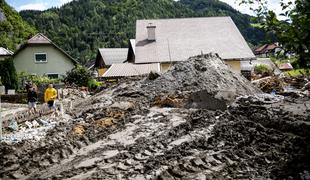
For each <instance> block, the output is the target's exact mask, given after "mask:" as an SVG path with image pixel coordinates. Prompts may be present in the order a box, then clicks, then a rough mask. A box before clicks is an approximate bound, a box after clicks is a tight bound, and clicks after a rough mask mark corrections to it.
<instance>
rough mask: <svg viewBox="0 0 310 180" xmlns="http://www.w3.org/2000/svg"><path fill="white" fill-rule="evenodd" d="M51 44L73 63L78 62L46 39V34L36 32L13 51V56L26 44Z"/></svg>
mask: <svg viewBox="0 0 310 180" xmlns="http://www.w3.org/2000/svg"><path fill="white" fill-rule="evenodd" d="M49 44H50V45H52V46H54V47H55V48H56V49H58V50H59V51H61V52H62V53H63V54H64V55H65V56H67V57H68V58H69V59H70V60H71V61H72V62H73V64H78V62H77V61H76V60H75V59H74V58H73V57H71V56H70V55H69V54H68V53H67V52H66V51H64V50H63V49H61V48H60V47H59V46H57V45H56V44H55V43H53V42H52V41H51V40H50V39H48V38H47V37H46V36H44V35H43V34H42V33H38V34H36V35H34V36H33V37H31V38H30V39H28V41H27V42H26V43H25V44H23V45H22V46H21V47H20V48H19V49H18V50H17V51H16V52H15V53H14V56H15V55H16V54H18V53H19V52H20V51H22V50H23V49H25V48H26V47H27V46H29V45H49Z"/></svg>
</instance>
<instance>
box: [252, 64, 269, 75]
mask: <svg viewBox="0 0 310 180" xmlns="http://www.w3.org/2000/svg"><path fill="white" fill-rule="evenodd" d="M254 72H255V74H261V75H262V76H270V75H271V74H272V68H271V67H270V66H268V65H266V64H258V65H256V66H255V67H254Z"/></svg>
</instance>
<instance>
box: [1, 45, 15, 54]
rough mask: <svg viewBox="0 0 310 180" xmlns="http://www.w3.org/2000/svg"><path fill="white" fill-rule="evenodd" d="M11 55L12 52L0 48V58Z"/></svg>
mask: <svg viewBox="0 0 310 180" xmlns="http://www.w3.org/2000/svg"><path fill="white" fill-rule="evenodd" d="M11 55H13V52H12V51H10V50H8V49H5V48H4V47H0V56H11Z"/></svg>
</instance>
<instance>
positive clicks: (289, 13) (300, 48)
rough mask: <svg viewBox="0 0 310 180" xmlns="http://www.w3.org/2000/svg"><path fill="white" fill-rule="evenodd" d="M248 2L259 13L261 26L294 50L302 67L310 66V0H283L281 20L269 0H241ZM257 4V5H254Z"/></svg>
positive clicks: (258, 17) (242, 2)
mask: <svg viewBox="0 0 310 180" xmlns="http://www.w3.org/2000/svg"><path fill="white" fill-rule="evenodd" d="M240 3H241V4H248V5H249V6H250V9H251V10H253V11H254V13H255V14H256V15H257V18H256V19H257V20H258V21H259V23H260V24H261V27H262V28H263V29H264V30H265V31H266V32H267V33H272V34H274V35H275V37H276V39H277V40H278V41H279V42H280V43H281V44H282V46H283V48H284V49H285V50H287V51H290V52H294V53H296V55H297V58H298V65H299V66H300V67H304V68H309V67H310V2H309V0H295V2H294V1H293V0H289V1H288V2H286V3H285V2H284V1H283V0H281V2H280V6H281V7H282V11H283V12H282V13H281V14H280V16H281V17H282V18H284V20H280V19H279V18H278V17H277V15H276V13H275V12H274V11H272V10H270V9H268V0H255V1H253V0H241V2H240ZM254 6H255V7H254Z"/></svg>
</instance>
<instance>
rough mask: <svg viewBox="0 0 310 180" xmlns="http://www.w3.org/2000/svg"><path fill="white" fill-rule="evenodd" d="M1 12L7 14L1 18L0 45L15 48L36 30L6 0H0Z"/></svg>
mask: <svg viewBox="0 0 310 180" xmlns="http://www.w3.org/2000/svg"><path fill="white" fill-rule="evenodd" d="M0 13H1V14H3V15H4V16H5V18H4V19H2V20H0V47H5V48H8V49H10V50H15V49H16V46H17V45H18V44H21V43H22V42H23V41H24V40H26V39H27V38H28V37H29V36H30V35H33V34H34V33H35V32H36V30H35V28H33V27H32V26H30V25H29V24H28V23H26V22H25V21H23V19H22V18H21V17H20V15H19V14H18V12H16V11H15V10H13V9H12V8H11V7H10V6H9V5H7V4H6V2H5V1H4V0H0Z"/></svg>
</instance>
